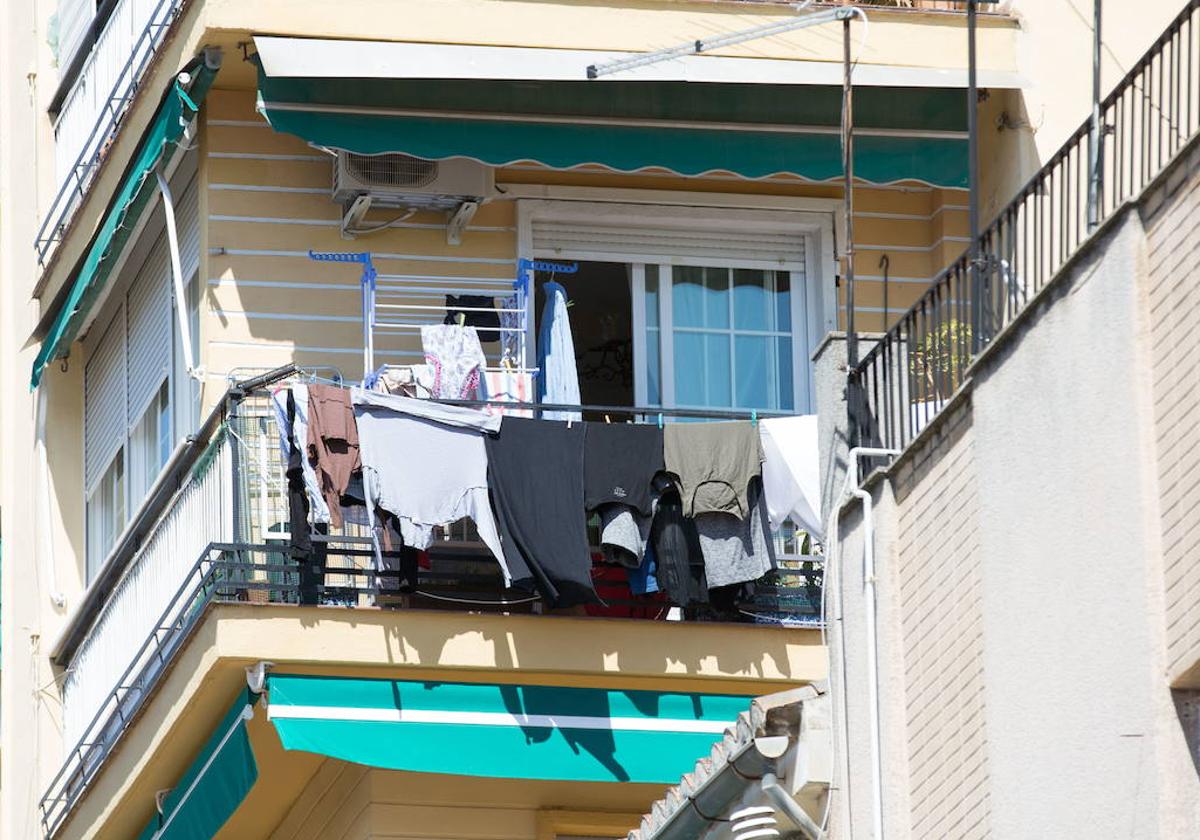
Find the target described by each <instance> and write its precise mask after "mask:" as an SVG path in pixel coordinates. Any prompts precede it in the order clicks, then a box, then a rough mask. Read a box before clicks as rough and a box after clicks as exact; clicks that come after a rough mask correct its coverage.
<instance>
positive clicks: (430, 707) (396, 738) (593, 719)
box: [267, 674, 747, 784]
mask: <svg viewBox="0 0 1200 840" xmlns="http://www.w3.org/2000/svg"><path fill="white" fill-rule="evenodd" d="M268 697H269V702H268V705H267V716H268V719H269V720H270V721H271V723H273V724H274V725H275V728H276V730H277V731H278V733H279V737H280V740H281V741H282V742H283V746H284V747H285V748H286V749H289V750H303V751H305V752H312V753H318V754H320V755H326V756H330V757H333V758H337V759H341V760H343V761H351V762H354V763H357V764H364V765H368V766H371V767H382V768H387V769H391V770H408V771H413V772H422V773H448V774H454V775H463V776H486V777H493V778H517V779H543V780H562V781H587V782H649V783H660V784H666V783H674V782H677V781H678V780H679V777H680V776H681V775H682V774H683V773H686V772H688V771H689V770H690V769H691V768H692V767H693V766H694V765H695V763H696V760H697V758H699V757H701V756H704V755H706V754H707V753H708V752H709V751H710V750H711V749H712V746H713V744H715V743H716V742H717V741H719V740H720V739H721V737H722V734H723V733H724V731H725V729H726V728H727V727H729V726H731V725H733V724H734V722H735V721H736V720H737V717H738V714H739V713H740V712H742V711H744V710H745V708H746V703H747V698H746V697H739V696H734V695H721V694H686V693H668V692H655V691H614V690H609V689H598V688H563V687H557V686H535V685H492V684H480V683H444V682H437V683H435V682H415V681H405V680H380V679H353V678H343V677H317V676H293V675H285V674H271V675H270V676H269V678H268Z"/></svg>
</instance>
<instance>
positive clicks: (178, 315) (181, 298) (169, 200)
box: [154, 168, 203, 379]
mask: <svg viewBox="0 0 1200 840" xmlns="http://www.w3.org/2000/svg"><path fill="white" fill-rule="evenodd" d="M154 177H155V178H157V179H158V189H159V191H160V192H161V193H162V201H163V216H164V217H165V219H166V223H167V244H168V245H169V246H170V247H169V248H168V250H169V251H170V252H171V279H172V280H173V281H174V286H175V320H176V321H177V322H178V324H179V340H180V346H181V347H182V349H183V363H184V367H185V368H186V370H187V372H188V375H189V376H191V377H194V378H196V379H201V378H203V374H202V373H201V372H200V371H199V370H197V368H196V361H195V359H193V358H192V330H191V325H190V324H189V323H188V311H187V296H186V292H185V291H184V288H183V267H182V263H181V260H180V257H179V233H178V231H177V230H176V229H175V198H174V196H172V195H171V185H170V184H169V183H168V182H167V179H166V178H165V177H163V174H162V171H161V169H158V168H156V169H155V170H154Z"/></svg>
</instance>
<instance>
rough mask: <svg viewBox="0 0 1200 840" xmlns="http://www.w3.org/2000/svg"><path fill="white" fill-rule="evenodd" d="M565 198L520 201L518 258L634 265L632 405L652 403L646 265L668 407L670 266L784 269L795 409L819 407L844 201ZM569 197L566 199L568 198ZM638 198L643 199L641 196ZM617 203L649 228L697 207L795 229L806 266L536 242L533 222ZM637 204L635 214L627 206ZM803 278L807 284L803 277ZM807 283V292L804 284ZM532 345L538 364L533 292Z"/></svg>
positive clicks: (605, 209) (593, 215) (531, 361)
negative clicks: (820, 365) (655, 293)
mask: <svg viewBox="0 0 1200 840" xmlns="http://www.w3.org/2000/svg"><path fill="white" fill-rule="evenodd" d="M563 195H564V197H563V198H548V199H542V198H537V199H527V198H519V199H518V201H517V247H518V252H519V256H521V257H523V258H527V259H547V260H560V261H590V260H599V261H604V262H623V263H625V264H626V265H629V266H631V271H630V286H631V288H630V294H631V300H632V305H633V310H632V311H633V342H634V344H633V356H634V402H635V403H636V404H637V405H647V404H648V402H647V400H648V398H647V383H646V378H647V376H646V366H645V363H646V349H647V348H646V311H645V277H646V274H645V267H646V265H651V264H653V265H657V266H659V330H660V336H662V339H663V340H662V342H661V343H660V357H659V359H660V365H661V368H660V378H661V382H660V387H661V390H662V393H661V395H660V396H661V402H662V405H663V406H664V407H675V405H676V403H675V393H674V392H675V377H674V353H673V340H674V337H673V329H672V326H673V325H672V323H671V305H670V303H671V299H670V293H671V288H670V287H671V285H672V283H671V282H670V281H671V280H672V271H671V267H672V266H676V265H686V266H696V267H701V268H747V269H765V270H772V271H787V272H789V275H790V280H789V282H790V287H791V290H792V294H791V305H792V313H791V314H792V379H793V383H792V395H793V411H794V412H795V413H796V414H805V413H810V412H811V411H813V410H815V399H816V394H815V384H814V382H813V380H812V369H811V354H812V352H813V351H814V350H815V349H816V347H817V345H818V343H819V342H820V341H821V339H822V338H823V337H824V336H825V335H826V334H827V333H829V332H831V331H833V330H835V329H837V293H836V290H835V289H834V288H833V278H834V277H835V276H836V273H837V271H836V263H835V260H836V256H835V254H834V244H833V243H834V229H835V224H836V222H835V215H834V214H835V211H836V210H837V209H838V208H839V207H840V206H841V205H840V203H839V202H837V201H835V200H832V199H810V198H781V197H778V196H765V197H762V198H761V200H759V197H756V196H742V195H725V194H711V193H686V192H672V191H630V190H605V189H586V188H573V189H572V190H570V191H568V192H564V193H563ZM566 196H569V197H566ZM639 197H640V199H641V200H640V201H639V200H638V199H639ZM614 204H620V205H622V206H621V208H620V211H619V212H621V214H622V219H623V220H624V221H627V222H628V221H645V223H646V224H647V225H654V224H655V223H661V222H662V221H663V220H665V219H672V218H675V219H686V218H688V217H689V216H691V215H694V214H695V213H696V212H698V211H699V212H706V211H720V213H721V217H722V224H723V225H724V226H726V227H727V228H729V229H732V230H745V231H747V232H750V231H754V230H756V229H758V230H761V229H762V228H763V227H764V226H770V227H772V228H775V229H779V228H781V227H783V228H786V229H787V230H789V231H791V230H794V231H795V233H796V235H797V236H798V237H803V238H804V245H805V247H804V261H803V264H802V265H800V264H789V263H779V262H767V261H762V260H753V259H737V258H734V259H721V258H719V257H713V256H696V255H691V254H686V253H681V254H678V255H672V256H671V257H670V258H666V259H664V258H663V257H661V256H648V255H646V254H639V253H637V252H635V251H632V250H630V251H627V252H623V253H622V252H607V251H606V252H603V253H596V252H590V251H587V250H585V249H575V250H568V249H563V250H559V249H554V250H549V249H536V248H534V247H533V224H534V222H535V221H536V220H539V219H546V220H553V221H560V222H561V221H566V222H572V223H575V224H580V225H586V224H589V223H593V224H594V223H595V222H596V220H597V219H601V218H603V217H604V216H605V215H606V214H609V215H611V214H612V213H613V212H614ZM631 204H637V205H638V207H637V210H636V212H635V214H634V215H632V216H631V215H630V208H629V205H631ZM801 280H802V282H801ZM801 286H802V287H803V289H802V294H798V293H797V292H798V291H801V289H800V287H801ZM526 305H527V306H528V317H527V323H528V324H529V327H528V329H529V336H528V341H527V343H526V344H527V347H528V348H529V350H528V352H529V353H530V357H529V358H528V359H526V364H527V365H529V366H530V367H534V366H536V364H537V363H536V356H535V354H536V341H537V333H536V328H535V323H536V317H535V312H534V295H532V294H530V295H528V300H527V302H526Z"/></svg>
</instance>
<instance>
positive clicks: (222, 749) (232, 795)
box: [138, 689, 258, 840]
mask: <svg viewBox="0 0 1200 840" xmlns="http://www.w3.org/2000/svg"><path fill="white" fill-rule="evenodd" d="M257 702H258V695H257V694H255V693H253V692H252V691H250V690H249V689H244V690H243V691H242V692H241V693H239V695H238V698H237V700H236V701H235V702H234V704H233V705H232V706H231V707H230V708H229V711H228V712H226V713H225V717H224V718H223V719H222V720H221V723H220V724H219V725H218V726H217V729H216V731H215V732H213V734H212V737H210V738H209V739H208V742H207V743H206V744H205V745H204V747H203V748H202V749H201V750H200V753H199V755H197V756H196V758H195V760H194V761H192V763H191V765H190V766H189V767H188V769H187V770H186V771H185V772H184V774H183V775H182V776H181V777H180V778H179V781H177V782H176V783H175V785H174V787H172V788H171V792H170V793H168V794H167V795H166V797H164V799H163V802H162V813H161V814H158V815H156V816H155V817H154V818H153V819H151V820H150V823H149V824H148V825H147V826H146V827H145V829H143V830H142V833H141V834H139V835H138V840H211V838H212V837H214V836H216V834H217V832H218V831H220V830H221V826H223V825H225V823H226V821H227V820H228V819H229V818H230V817H231V816H233V812H234V811H236V810H237V809H238V806H239V805H241V804H242V800H244V799H245V798H246V794H248V793H249V792H250V788H252V787H253V786H254V782H255V781H256V780H257V779H258V763H257V762H256V761H255V760H254V751H253V750H252V749H251V747H250V736H249V735H248V734H247V732H246V721H248V720H250V718H251V717H253V715H254V704H255V703H257ZM164 787H165V785H164Z"/></svg>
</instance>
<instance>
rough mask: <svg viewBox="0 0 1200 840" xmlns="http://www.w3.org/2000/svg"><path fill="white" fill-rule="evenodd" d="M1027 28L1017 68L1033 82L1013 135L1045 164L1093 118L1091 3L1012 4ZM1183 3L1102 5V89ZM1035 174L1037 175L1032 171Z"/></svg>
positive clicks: (1020, 0)
mask: <svg viewBox="0 0 1200 840" xmlns="http://www.w3.org/2000/svg"><path fill="white" fill-rule="evenodd" d="M1009 5H1010V10H1011V13H1012V14H1013V15H1014V17H1015V18H1016V19H1017V21H1018V22H1019V23H1020V26H1021V34H1020V36H1019V37H1018V38H1017V65H1018V67H1019V68H1020V72H1021V74H1022V76H1024V77H1025V79H1026V80H1027V81H1028V86H1027V87H1026V88H1025V90H1024V111H1025V113H1023V114H1022V113H1020V112H1018V111H1017V110H1016V109H1012V110H1009V112H1008V117H1009V118H1010V119H1011V121H1012V122H1013V124H1014V126H1015V127H1014V130H1015V131H1018V132H1022V133H1026V134H1028V135H1030V136H1032V138H1033V141H1034V143H1035V144H1036V147H1037V154H1038V158H1039V159H1040V160H1043V161H1044V160H1046V159H1047V158H1049V157H1050V156H1051V155H1053V154H1054V152H1055V151H1057V150H1058V148H1059V147H1060V146H1061V145H1062V144H1063V142H1064V141H1065V140H1066V138H1067V137H1068V136H1069V135H1070V134H1071V133H1072V132H1073V131H1074V130H1075V129H1076V128H1078V127H1079V126H1080V125H1081V124H1082V123H1083V121H1084V120H1086V119H1087V118H1088V115H1089V114H1090V113H1091V100H1092V38H1093V35H1092V6H1093V3H1092V0H1055V1H1054V2H1047V0H1013V2H1012V3H1011V4H1009ZM1184 6H1185V3H1184V0H1140V2H1130V0H1104V2H1103V11H1102V16H1101V27H1100V30H1101V35H1102V36H1103V41H1104V49H1103V51H1102V65H1101V69H1102V78H1101V90H1102V91H1103V92H1104V93H1105V94H1107V93H1108V92H1109V91H1110V90H1112V89H1113V87H1115V86H1116V84H1117V82H1119V81H1120V80H1121V78H1122V77H1123V76H1124V75H1125V74H1126V73H1127V72H1129V70H1130V68H1131V67H1132V66H1133V65H1134V64H1135V63H1136V62H1137V60H1138V59H1139V58H1140V57H1141V56H1142V54H1143V53H1145V52H1146V50H1147V49H1149V48H1150V45H1151V44H1152V43H1153V42H1154V40H1155V39H1156V38H1157V37H1158V36H1159V35H1160V34H1161V33H1162V31H1163V30H1164V29H1165V28H1166V27H1167V25H1168V24H1169V23H1170V22H1171V21H1172V20H1173V19H1174V18H1175V16H1176V15H1177V14H1179V12H1180V11H1181V10H1182V9H1183V8H1184ZM1031 174H1032V173H1031Z"/></svg>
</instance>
